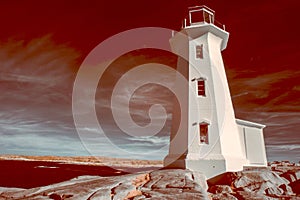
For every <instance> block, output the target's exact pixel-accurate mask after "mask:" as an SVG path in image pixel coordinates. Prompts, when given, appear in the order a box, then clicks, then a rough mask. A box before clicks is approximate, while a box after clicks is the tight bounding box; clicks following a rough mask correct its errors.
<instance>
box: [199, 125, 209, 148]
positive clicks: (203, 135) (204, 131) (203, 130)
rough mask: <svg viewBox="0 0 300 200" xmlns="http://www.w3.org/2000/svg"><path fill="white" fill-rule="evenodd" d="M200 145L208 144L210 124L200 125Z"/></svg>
mask: <svg viewBox="0 0 300 200" xmlns="http://www.w3.org/2000/svg"><path fill="white" fill-rule="evenodd" d="M199 130H200V144H208V123H205V122H203V123H200V124H199Z"/></svg>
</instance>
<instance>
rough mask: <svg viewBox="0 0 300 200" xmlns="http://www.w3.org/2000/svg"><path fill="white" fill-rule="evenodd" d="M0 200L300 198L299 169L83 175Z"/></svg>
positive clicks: (272, 166) (14, 191)
mask: <svg viewBox="0 0 300 200" xmlns="http://www.w3.org/2000/svg"><path fill="white" fill-rule="evenodd" d="M0 199H55V200H60V199H78V200H79V199H80V200H83V199H87V200H92V199H97V200H123V199H132V200H139V199H152V200H156V199H157V200H173V199H180V200H181V199H182V200H185V199H188V200H190V199H191V200H192V199H205V200H206V199H214V200H218V199H220V200H221V199H222V200H223V199H232V200H235V199H247V200H248V199H267V200H273V199H300V165H299V164H293V163H289V162H272V163H269V167H268V168H266V169H262V168H248V169H245V170H243V171H240V172H227V173H224V174H221V175H219V176H217V177H214V178H212V179H209V180H207V181H206V180H205V177H204V176H203V174H201V173H200V172H192V171H189V170H182V169H161V170H156V171H148V172H140V173H135V174H128V175H121V176H111V177H100V176H81V177H78V178H75V179H71V180H69V181H65V182H61V183H57V184H53V185H49V186H44V187H37V188H32V189H18V188H0Z"/></svg>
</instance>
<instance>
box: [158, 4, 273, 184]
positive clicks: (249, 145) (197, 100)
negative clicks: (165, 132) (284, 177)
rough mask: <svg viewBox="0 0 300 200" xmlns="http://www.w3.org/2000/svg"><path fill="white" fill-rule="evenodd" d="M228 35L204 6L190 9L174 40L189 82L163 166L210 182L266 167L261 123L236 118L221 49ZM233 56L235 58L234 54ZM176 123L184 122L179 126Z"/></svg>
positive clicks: (176, 111)
mask: <svg viewBox="0 0 300 200" xmlns="http://www.w3.org/2000/svg"><path fill="white" fill-rule="evenodd" d="M228 38H229V33H228V32H227V31H226V30H225V26H224V25H219V24H216V22H215V12H214V11H213V10H211V9H210V8H208V7H206V6H196V7H190V8H189V11H188V17H187V18H186V19H184V22H183V27H182V30H181V31H180V32H178V33H176V34H174V35H173V37H172V38H171V39H170V45H171V49H172V51H173V52H174V53H176V54H177V55H180V56H179V57H178V62H177V71H178V72H179V73H180V74H181V75H183V76H184V77H185V78H186V80H187V82H188V84H185V85H182V84H181V83H179V82H178V81H177V82H176V83H175V86H176V84H177V85H178V86H180V87H181V88H182V90H181V91H182V92H181V94H180V95H181V96H182V99H183V102H181V106H180V108H175V107H174V109H173V118H172V128H171V135H170V147H169V153H168V155H167V156H166V157H165V159H164V166H165V167H169V168H183V169H190V170H194V171H200V172H202V173H203V174H204V175H205V176H206V177H207V178H211V177H214V176H216V175H218V174H221V173H224V172H227V171H239V170H242V169H243V168H244V167H265V166H266V165H267V159H266V152H265V144H264V137H263V128H264V127H265V126H264V125H262V124H258V123H254V122H249V121H245V120H240V119H236V118H235V114H234V109H233V104H232V100H231V96H230V91H229V86H228V81H227V77H226V73H225V68H224V64H223V60H222V55H221V51H223V50H225V49H226V46H227V42H228ZM233 56H234V55H233ZM178 124H181V125H180V126H179V125H178Z"/></svg>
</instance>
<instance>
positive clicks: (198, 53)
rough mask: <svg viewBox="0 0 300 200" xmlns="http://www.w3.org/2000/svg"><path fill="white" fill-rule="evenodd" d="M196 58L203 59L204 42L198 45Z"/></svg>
mask: <svg viewBox="0 0 300 200" xmlns="http://www.w3.org/2000/svg"><path fill="white" fill-rule="evenodd" d="M196 58H200V59H203V44H201V45H197V46H196Z"/></svg>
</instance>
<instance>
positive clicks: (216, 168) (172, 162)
mask: <svg viewBox="0 0 300 200" xmlns="http://www.w3.org/2000/svg"><path fill="white" fill-rule="evenodd" d="M177 157H178V156H177ZM175 158H176V156H170V155H168V156H166V157H165V159H164V166H165V168H180V169H189V170H192V171H197V172H202V173H203V174H205V176H206V178H207V179H209V178H211V177H214V176H217V175H219V174H221V173H224V172H225V171H227V170H226V161H225V159H218V160H217V159H197V160H192V159H187V158H186V157H183V156H182V157H179V158H178V159H177V160H176V159H175Z"/></svg>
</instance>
